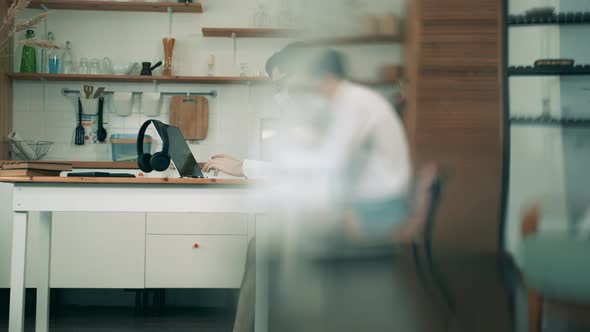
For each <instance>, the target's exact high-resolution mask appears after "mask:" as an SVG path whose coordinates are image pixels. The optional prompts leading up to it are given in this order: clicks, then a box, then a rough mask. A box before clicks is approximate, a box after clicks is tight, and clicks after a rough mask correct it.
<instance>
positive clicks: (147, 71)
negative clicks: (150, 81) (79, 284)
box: [141, 61, 162, 76]
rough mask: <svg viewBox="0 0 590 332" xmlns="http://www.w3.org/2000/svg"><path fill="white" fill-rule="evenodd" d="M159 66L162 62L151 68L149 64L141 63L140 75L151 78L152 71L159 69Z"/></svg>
mask: <svg viewBox="0 0 590 332" xmlns="http://www.w3.org/2000/svg"><path fill="white" fill-rule="evenodd" d="M161 65H162V61H158V62H157V63H156V64H155V65H153V66H152V63H151V62H142V63H141V75H143V76H152V72H153V71H154V69H156V68H158V67H160V66H161Z"/></svg>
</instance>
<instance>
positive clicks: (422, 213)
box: [398, 164, 443, 245]
mask: <svg viewBox="0 0 590 332" xmlns="http://www.w3.org/2000/svg"><path fill="white" fill-rule="evenodd" d="M442 186H443V177H442V175H441V174H440V171H439V169H438V168H437V167H436V166H435V165H433V164H428V165H426V166H424V167H423V168H422V169H420V171H419V172H418V174H417V177H416V182H415V184H414V190H413V195H412V197H411V207H410V213H409V215H408V220H407V222H406V224H405V225H404V227H402V229H401V230H400V231H399V234H398V237H399V238H400V239H401V240H402V241H412V242H416V241H424V244H425V245H430V242H431V239H432V234H433V232H434V223H435V220H436V218H435V217H436V211H437V209H438V205H439V203H440V198H441V192H442Z"/></svg>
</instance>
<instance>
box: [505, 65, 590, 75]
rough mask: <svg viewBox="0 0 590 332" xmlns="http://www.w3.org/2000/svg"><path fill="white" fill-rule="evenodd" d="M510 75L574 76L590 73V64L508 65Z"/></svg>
mask: <svg viewBox="0 0 590 332" xmlns="http://www.w3.org/2000/svg"><path fill="white" fill-rule="evenodd" d="M508 75H509V76H572V75H590V65H578V66H573V67H562V68H560V67H558V68H538V67H532V66H528V67H508Z"/></svg>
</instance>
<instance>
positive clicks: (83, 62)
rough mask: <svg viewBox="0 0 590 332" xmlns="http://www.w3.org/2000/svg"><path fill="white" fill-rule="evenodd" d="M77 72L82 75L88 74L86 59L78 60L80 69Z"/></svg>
mask: <svg viewBox="0 0 590 332" xmlns="http://www.w3.org/2000/svg"><path fill="white" fill-rule="evenodd" d="M78 72H79V73H80V74H82V75H88V74H90V68H89V67H88V59H86V58H81V59H80V68H79V69H78Z"/></svg>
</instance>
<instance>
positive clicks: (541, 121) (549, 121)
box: [510, 116, 590, 128]
mask: <svg viewBox="0 0 590 332" xmlns="http://www.w3.org/2000/svg"><path fill="white" fill-rule="evenodd" d="M510 123H511V124H513V125H524V126H526V125H528V126H549V127H574V128H576V127H590V119H568V118H554V117H547V116H541V117H511V118H510Z"/></svg>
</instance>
